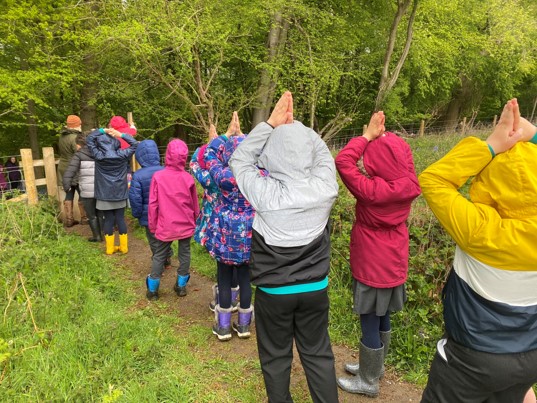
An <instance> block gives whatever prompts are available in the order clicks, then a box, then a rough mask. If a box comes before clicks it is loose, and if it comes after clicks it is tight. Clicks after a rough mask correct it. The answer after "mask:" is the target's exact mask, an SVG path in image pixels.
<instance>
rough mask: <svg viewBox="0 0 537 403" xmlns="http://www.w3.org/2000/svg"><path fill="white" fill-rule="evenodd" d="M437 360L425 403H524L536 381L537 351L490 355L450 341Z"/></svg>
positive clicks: (433, 366)
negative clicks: (442, 355) (443, 354)
mask: <svg viewBox="0 0 537 403" xmlns="http://www.w3.org/2000/svg"><path fill="white" fill-rule="evenodd" d="M444 351H445V354H446V358H447V361H446V360H444V358H442V357H441V356H440V354H439V353H438V351H437V352H436V355H435V357H434V360H433V363H432V364H431V371H430V373H429V381H428V382H427V387H426V388H425V391H424V392H423V396H422V400H421V401H422V403H453V402H460V403H484V402H486V403H522V401H523V399H524V395H525V394H526V392H527V391H528V389H529V388H530V386H531V385H533V384H534V383H535V382H537V350H532V351H528V352H526V353H518V354H490V353H485V352H481V351H476V350H472V349H470V348H467V347H464V346H462V345H460V344H457V343H455V342H454V341H453V340H451V339H448V341H447V344H446V345H445V346H444Z"/></svg>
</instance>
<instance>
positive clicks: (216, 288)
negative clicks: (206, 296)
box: [209, 284, 218, 312]
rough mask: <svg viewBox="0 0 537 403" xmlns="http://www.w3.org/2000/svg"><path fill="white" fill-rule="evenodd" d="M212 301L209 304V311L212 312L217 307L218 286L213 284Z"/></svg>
mask: <svg viewBox="0 0 537 403" xmlns="http://www.w3.org/2000/svg"><path fill="white" fill-rule="evenodd" d="M212 289H213V300H212V301H211V302H209V309H210V310H211V311H213V312H214V308H215V307H216V305H218V284H213V286H212Z"/></svg>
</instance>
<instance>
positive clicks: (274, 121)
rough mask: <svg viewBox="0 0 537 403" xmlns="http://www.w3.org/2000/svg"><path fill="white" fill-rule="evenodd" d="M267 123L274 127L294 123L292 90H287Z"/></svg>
mask: <svg viewBox="0 0 537 403" xmlns="http://www.w3.org/2000/svg"><path fill="white" fill-rule="evenodd" d="M267 123H268V124H269V125H271V126H272V127H274V128H276V127H278V126H280V125H285V124H289V123H293V95H292V94H291V92H290V91H285V92H284V93H283V95H282V96H281V98H280V99H279V100H278V102H276V106H275V107H274V110H273V111H272V113H271V114H270V117H269V118H268V120H267Z"/></svg>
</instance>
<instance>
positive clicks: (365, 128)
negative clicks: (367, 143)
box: [362, 125, 367, 134]
mask: <svg viewBox="0 0 537 403" xmlns="http://www.w3.org/2000/svg"><path fill="white" fill-rule="evenodd" d="M366 131H367V125H364V129H363V131H362V134H365V132H366Z"/></svg>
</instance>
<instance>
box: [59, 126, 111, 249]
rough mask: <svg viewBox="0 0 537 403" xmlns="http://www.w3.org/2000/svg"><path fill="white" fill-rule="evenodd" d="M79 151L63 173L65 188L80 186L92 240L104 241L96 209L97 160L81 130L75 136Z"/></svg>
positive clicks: (81, 198) (70, 188) (81, 200)
mask: <svg viewBox="0 0 537 403" xmlns="http://www.w3.org/2000/svg"><path fill="white" fill-rule="evenodd" d="M75 143H76V148H77V150H78V151H77V152H76V153H75V154H74V155H73V157H72V158H71V161H70V162H69V166H68V167H67V169H66V170H65V173H64V174H63V179H62V182H63V190H64V191H65V193H66V194H68V193H69V192H70V191H71V190H72V188H73V187H75V186H78V189H79V191H80V202H81V203H82V204H83V205H84V209H85V210H86V214H87V215H88V223H89V226H90V228H91V233H92V237H91V238H89V239H88V241H90V242H102V240H103V238H102V235H101V223H100V222H99V217H98V214H100V213H97V210H96V205H97V200H96V199H95V160H94V159H93V156H92V155H91V153H90V150H89V148H88V146H87V145H86V134H84V133H82V132H80V133H78V134H77V136H76V138H75Z"/></svg>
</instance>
